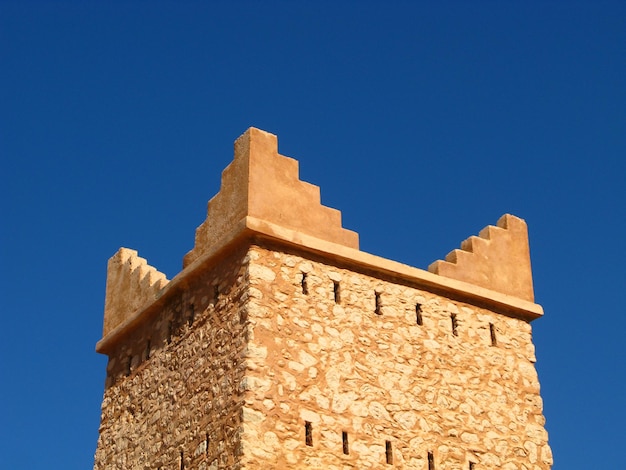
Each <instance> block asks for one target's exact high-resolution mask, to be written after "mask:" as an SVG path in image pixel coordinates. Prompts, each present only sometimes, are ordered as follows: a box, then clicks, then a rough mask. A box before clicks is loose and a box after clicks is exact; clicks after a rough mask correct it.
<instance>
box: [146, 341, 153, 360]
mask: <svg viewBox="0 0 626 470" xmlns="http://www.w3.org/2000/svg"><path fill="white" fill-rule="evenodd" d="M151 346H152V345H151V343H150V338H148V340H147V341H146V359H150V347H151Z"/></svg>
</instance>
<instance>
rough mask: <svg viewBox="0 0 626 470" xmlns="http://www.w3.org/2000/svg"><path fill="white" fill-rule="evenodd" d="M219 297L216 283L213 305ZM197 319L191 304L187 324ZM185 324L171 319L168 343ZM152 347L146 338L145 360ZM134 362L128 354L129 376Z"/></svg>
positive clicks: (166, 336)
mask: <svg viewBox="0 0 626 470" xmlns="http://www.w3.org/2000/svg"><path fill="white" fill-rule="evenodd" d="M219 298H220V288H219V285H217V284H216V285H215V286H214V287H213V305H217V302H218V301H219ZM195 319H196V307H195V305H194V304H189V309H188V310H187V325H188V326H192V325H193V322H194V321H195ZM183 324H184V321H183V322H177V323H174V321H172V320H170V321H169V322H168V323H167V331H166V335H165V343H166V344H170V343H171V342H172V338H173V337H174V335H175V334H177V332H178V330H179V329H180V327H182V326H183ZM151 347H152V343H151V339H150V338H148V339H147V340H146V349H145V351H144V354H143V360H148V359H150V350H151ZM132 362H133V355H132V354H131V355H129V356H128V358H127V362H126V371H125V374H126V376H129V375H130V374H131V373H132Z"/></svg>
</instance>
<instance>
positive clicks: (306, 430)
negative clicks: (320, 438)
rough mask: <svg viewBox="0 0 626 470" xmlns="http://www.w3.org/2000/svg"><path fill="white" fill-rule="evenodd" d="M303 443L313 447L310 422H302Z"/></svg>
mask: <svg viewBox="0 0 626 470" xmlns="http://www.w3.org/2000/svg"><path fill="white" fill-rule="evenodd" d="M304 442H305V443H306V445H308V446H312V445H313V425H312V424H311V422H310V421H305V422H304Z"/></svg>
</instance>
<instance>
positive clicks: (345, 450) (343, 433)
mask: <svg viewBox="0 0 626 470" xmlns="http://www.w3.org/2000/svg"><path fill="white" fill-rule="evenodd" d="M341 441H342V444H343V453H344V454H345V455H349V454H350V444H349V443H348V433H347V432H346V431H341Z"/></svg>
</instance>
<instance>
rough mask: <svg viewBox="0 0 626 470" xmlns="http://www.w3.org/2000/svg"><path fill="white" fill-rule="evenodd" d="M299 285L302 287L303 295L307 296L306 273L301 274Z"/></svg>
mask: <svg viewBox="0 0 626 470" xmlns="http://www.w3.org/2000/svg"><path fill="white" fill-rule="evenodd" d="M300 285H301V286H302V293H303V294H304V295H309V283H308V279H307V273H302V281H300Z"/></svg>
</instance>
